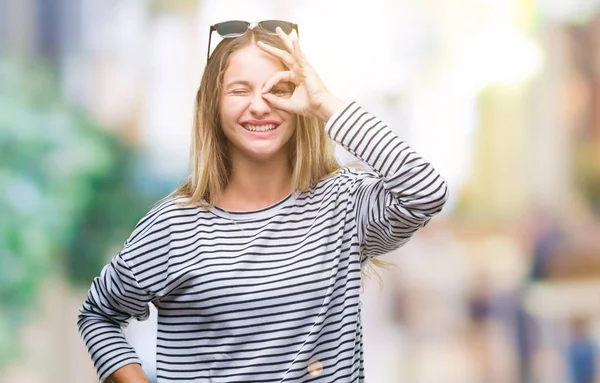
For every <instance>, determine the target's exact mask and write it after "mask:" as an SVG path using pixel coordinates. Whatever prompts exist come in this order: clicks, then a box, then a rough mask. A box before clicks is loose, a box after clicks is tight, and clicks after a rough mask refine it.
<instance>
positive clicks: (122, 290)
mask: <svg viewBox="0 0 600 383" xmlns="http://www.w3.org/2000/svg"><path fill="white" fill-rule="evenodd" d="M151 299H152V296H151V295H150V294H148V293H147V292H146V291H144V290H143V289H142V288H141V287H140V286H139V284H138V283H137V281H136V278H135V276H134V275H133V273H132V271H131V269H130V268H129V265H128V264H127V263H126V262H125V261H124V260H123V258H122V255H121V254H118V255H116V256H115V257H114V258H113V260H112V262H111V263H110V264H108V265H106V266H105V267H104V269H103V270H102V272H101V274H100V276H99V277H96V278H95V279H94V282H93V283H92V286H91V288H90V290H89V292H88V297H87V299H86V301H85V302H84V303H83V306H82V308H81V310H80V314H79V318H78V321H77V325H78V327H79V332H80V334H81V336H82V338H83V340H84V343H85V346H86V348H87V349H88V352H89V353H90V356H91V358H92V361H93V362H94V366H95V367H96V371H97V373H98V378H99V379H100V381H101V382H102V381H105V380H106V379H107V377H108V376H109V375H111V374H113V373H114V372H115V371H117V370H119V372H118V373H116V374H114V375H111V379H113V380H114V381H115V382H120V381H127V382H132V383H133V382H138V381H139V382H146V381H147V380H143V378H145V376H144V375H143V372H141V367H140V365H141V361H140V359H139V358H138V356H137V354H136V353H135V350H134V349H133V348H132V347H131V346H130V345H129V344H128V343H127V341H126V339H125V336H124V334H123V330H122V329H123V328H124V327H125V326H127V321H128V320H129V319H130V318H132V317H135V318H136V319H138V320H144V319H147V318H148V315H149V307H148V302H150V301H151ZM125 366H127V368H126V369H123V371H121V370H120V369H122V368H123V367H125ZM125 377H127V380H123V378H125ZM130 377H131V378H133V377H136V378H137V380H133V379H131V380H130V379H129V378H130Z"/></svg>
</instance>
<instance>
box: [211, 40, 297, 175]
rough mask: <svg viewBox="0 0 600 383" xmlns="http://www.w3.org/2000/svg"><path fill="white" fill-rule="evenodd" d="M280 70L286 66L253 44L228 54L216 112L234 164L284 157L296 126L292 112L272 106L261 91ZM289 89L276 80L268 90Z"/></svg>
mask: <svg viewBox="0 0 600 383" xmlns="http://www.w3.org/2000/svg"><path fill="white" fill-rule="evenodd" d="M283 70H286V68H285V66H284V65H283V64H282V63H281V62H280V61H279V60H278V59H276V58H274V57H271V56H269V55H268V54H267V53H265V52H263V51H261V50H260V49H259V48H258V47H256V46H255V45H254V44H252V45H250V46H247V47H244V48H241V49H239V50H237V51H235V52H233V53H232V54H231V56H230V57H229V65H228V67H227V69H226V70H225V73H224V78H223V90H222V92H221V98H220V105H219V112H220V116H221V126H222V129H223V132H224V133H225V136H226V137H227V139H228V140H229V151H230V157H231V159H232V161H233V164H234V166H235V161H237V160H238V159H244V160H252V161H261V162H262V161H269V160H280V161H282V160H284V158H287V155H288V153H289V141H290V138H291V137H292V135H293V133H294V130H295V129H296V118H295V115H294V114H292V113H288V112H284V111H281V110H277V109H275V108H273V107H272V106H271V105H270V104H269V103H268V102H267V101H266V100H265V99H264V98H263V97H262V92H261V91H262V88H263V86H264V85H265V83H266V82H267V81H268V80H269V79H270V78H271V77H272V76H273V75H274V74H275V73H277V72H280V71H283ZM292 91H293V88H292V85H291V84H288V83H280V84H278V85H276V86H275V87H273V90H272V91H271V93H273V94H275V95H276V96H279V97H290V96H291V94H292Z"/></svg>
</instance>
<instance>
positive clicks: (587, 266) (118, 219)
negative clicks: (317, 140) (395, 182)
mask: <svg viewBox="0 0 600 383" xmlns="http://www.w3.org/2000/svg"><path fill="white" fill-rule="evenodd" d="M272 18H276V19H284V20H290V21H293V22H296V23H298V24H299V28H300V36H301V43H302V46H303V48H304V51H305V53H306V55H307V56H308V58H309V59H310V61H311V62H312V63H313V65H314V66H315V67H316V68H317V70H318V72H319V73H320V75H321V77H322V78H323V79H324V81H325V83H326V84H327V85H328V87H329V88H330V90H332V91H333V93H335V94H336V95H338V96H339V97H340V98H342V99H346V100H350V99H353V100H356V101H358V102H359V103H361V104H362V105H363V106H365V107H366V108H367V109H368V110H370V111H371V112H373V113H374V114H376V115H378V116H380V117H382V118H383V119H384V120H385V121H386V122H388V124H389V125H390V126H392V127H393V128H394V129H395V131H396V132H397V133H398V134H399V135H400V136H401V137H403V138H404V139H405V140H406V141H407V142H409V143H410V144H411V145H412V146H413V147H414V148H415V149H417V150H418V151H419V152H420V153H421V154H422V155H423V156H425V157H426V158H427V159H428V160H430V161H431V162H432V163H433V164H434V165H435V167H436V168H437V169H438V170H439V171H440V173H441V174H442V175H443V176H444V177H445V178H446V179H447V180H448V182H449V186H450V190H451V199H450V201H449V202H448V204H447V206H446V208H445V210H444V211H443V213H441V214H440V216H439V217H437V218H436V219H434V220H433V221H432V222H431V223H430V224H429V225H428V226H427V227H426V228H424V229H423V230H422V231H420V232H419V233H417V235H416V236H415V237H414V239H413V240H412V241H411V242H409V244H407V245H406V246H405V247H403V248H401V249H400V250H398V251H396V252H395V253H393V254H390V255H388V256H386V257H385V259H386V260H387V261H389V262H391V263H392V265H391V266H389V267H388V268H386V269H379V270H378V271H377V274H373V275H372V276H371V277H370V278H369V279H368V280H367V281H366V282H365V286H364V292H363V303H364V327H365V359H366V360H365V363H366V375H367V378H368V381H369V382H402V383H429V382H432V383H433V382H435V383H438V382H450V383H454V382H456V383H487V382H491V383H495V382H498V383H511V382H519V383H521V382H522V383H526V382H527V383H529V382H543V383H553V382H556V383H598V382H600V354H599V353H598V351H597V350H598V348H599V347H600V0H369V1H365V0H350V1H333V0H329V1H325V0H321V1H316V0H304V1H299V0H297V1H291V0H281V1H275V0H272V1H268V0H262V1H260V0H257V1H225V0H220V1H216V0H212V1H210V0H170V1H167V0H118V1H117V0H86V1H69V0H55V1H51V0H0V382H2V383H5V382H6V383H13V382H19V383H38V382H40V383H41V382H49V383H53V382H61V383H70V382H84V383H85V382H94V381H97V380H96V377H95V372H94V370H93V367H92V364H91V362H90V360H89V357H88V355H87V353H86V351H85V349H84V347H83V345H82V342H81V340H80V338H79V334H78V332H77V328H76V316H77V313H78V310H79V307H80V305H81V303H82V301H83V300H84V298H85V294H86V291H87V289H88V288H89V286H90V283H91V280H92V278H93V277H94V276H96V275H97V274H98V273H99V271H100V269H101V268H102V266H103V265H104V264H105V263H106V262H107V261H108V260H109V259H110V257H111V256H112V255H113V254H114V253H116V252H118V251H119V250H120V248H121V246H122V244H123V242H124V241H125V239H126V238H127V237H128V236H129V234H130V232H131V230H132V229H133V226H134V225H135V223H136V222H137V221H138V220H139V219H140V218H141V217H142V216H143V215H144V214H145V213H146V212H147V211H148V210H149V209H150V208H151V207H152V205H153V203H154V202H156V201H157V200H158V199H160V198H161V197H163V196H164V195H165V194H167V193H168V192H169V191H171V190H172V189H173V188H174V187H175V186H176V185H177V184H178V182H180V181H181V180H182V178H183V177H184V176H185V175H186V173H187V171H188V145H189V137H190V131H191V125H192V117H193V116H192V114H193V101H194V97H195V92H196V90H197V87H198V84H199V80H200V76H201V74H202V71H203V67H204V64H205V57H206V50H207V41H208V30H209V26H210V25H211V24H213V23H216V22H219V21H223V20H232V19H242V20H248V21H258V20H266V19H272ZM217 41H218V40H217ZM217 41H215V40H214V39H213V46H212V47H211V48H214V45H216V42H217ZM339 157H340V160H341V161H343V162H346V161H349V160H351V158H350V157H349V155H348V154H347V153H345V152H343V151H342V150H340V151H339ZM154 315H155V313H154ZM154 321H155V317H152V318H151V319H150V320H148V321H146V322H141V323H139V322H136V323H132V324H131V326H129V327H128V329H127V336H128V337H129V339H130V340H131V342H132V344H134V346H135V347H136V349H137V350H138V352H139V354H140V356H141V357H142V359H143V360H144V368H145V370H146V371H147V373H148V375H149V376H153V374H154V368H155V364H154V363H155V362H154V351H155V350H154V347H155V340H154V337H155V330H156V328H155V324H154Z"/></svg>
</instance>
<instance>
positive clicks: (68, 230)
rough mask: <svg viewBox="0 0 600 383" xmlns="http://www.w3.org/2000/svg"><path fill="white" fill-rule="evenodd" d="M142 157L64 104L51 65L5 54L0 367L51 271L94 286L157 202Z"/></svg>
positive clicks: (0, 79) (0, 94) (1, 79)
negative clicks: (140, 182) (139, 167)
mask: <svg viewBox="0 0 600 383" xmlns="http://www.w3.org/2000/svg"><path fill="white" fill-rule="evenodd" d="M135 159H136V152H135V150H133V148H131V147H128V146H127V145H126V144H125V143H124V142H123V141H122V140H120V139H119V138H118V137H115V136H114V135H111V134H110V133H109V132H107V131H106V130H105V129H101V127H99V126H98V125H97V124H96V123H94V121H92V119H90V117H89V116H87V115H86V114H85V113H84V112H82V111H81V110H78V109H77V108H74V107H73V106H71V105H69V104H68V103H67V102H65V100H64V99H63V98H62V97H61V94H60V87H59V86H58V82H57V79H56V76H55V75H54V73H53V72H52V69H51V67H50V66H48V65H44V64H40V63H38V64H27V63H24V62H21V61H19V60H15V59H0V368H1V367H2V366H3V365H5V364H6V363H7V362H8V360H9V359H10V358H11V357H13V356H14V355H16V353H17V351H18V350H15V345H16V344H18V342H17V339H16V337H17V334H18V332H17V331H16V330H17V329H18V327H19V326H20V325H21V324H22V323H23V322H24V321H25V320H26V319H27V317H28V315H30V314H31V312H32V309H33V308H34V307H35V298H36V295H37V293H38V292H39V289H40V287H41V285H42V283H43V281H44V278H46V277H48V276H51V275H57V273H60V275H65V274H66V275H68V278H69V280H70V282H71V283H72V284H74V285H78V286H86V287H87V286H89V285H90V283H91V280H92V278H93V277H94V276H96V275H97V274H98V273H99V271H100V269H101V267H102V265H104V264H105V263H106V261H107V257H108V256H109V255H110V254H108V252H109V251H110V250H111V249H114V248H115V247H116V246H120V244H122V243H123V241H124V240H125V239H126V238H127V235H128V233H129V232H130V231H131V230H132V228H133V227H134V225H135V223H136V221H137V220H138V219H139V218H140V217H141V216H143V214H144V213H145V212H146V211H147V210H148V208H149V207H150V205H151V203H152V201H153V200H155V198H154V199H153V196H146V197H143V194H140V193H138V191H137V190H136V186H135V184H134V182H133V180H134V177H133V176H132V175H133V174H134V172H135ZM74 325H75V324H74Z"/></svg>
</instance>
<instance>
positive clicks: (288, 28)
mask: <svg viewBox="0 0 600 383" xmlns="http://www.w3.org/2000/svg"><path fill="white" fill-rule="evenodd" d="M259 25H260V27H261V28H262V29H264V30H265V31H267V32H269V33H273V34H274V33H276V32H275V29H277V27H279V28H281V30H282V31H284V32H285V33H286V34H288V35H289V34H290V33H292V31H293V30H294V27H292V23H288V22H287V21H281V20H267V21H261V22H260V23H259Z"/></svg>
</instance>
